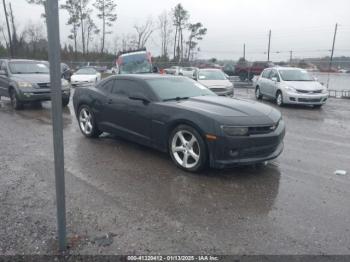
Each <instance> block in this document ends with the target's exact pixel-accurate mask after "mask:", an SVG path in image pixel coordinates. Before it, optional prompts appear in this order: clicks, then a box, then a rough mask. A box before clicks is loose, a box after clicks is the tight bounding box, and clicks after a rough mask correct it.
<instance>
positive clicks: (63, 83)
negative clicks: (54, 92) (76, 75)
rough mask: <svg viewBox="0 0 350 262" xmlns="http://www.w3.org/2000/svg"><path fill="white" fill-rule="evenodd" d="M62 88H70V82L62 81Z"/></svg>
mask: <svg viewBox="0 0 350 262" xmlns="http://www.w3.org/2000/svg"><path fill="white" fill-rule="evenodd" d="M61 84H62V88H67V87H69V83H68V81H67V80H65V79H62V83H61Z"/></svg>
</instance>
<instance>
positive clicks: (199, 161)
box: [169, 125, 207, 172]
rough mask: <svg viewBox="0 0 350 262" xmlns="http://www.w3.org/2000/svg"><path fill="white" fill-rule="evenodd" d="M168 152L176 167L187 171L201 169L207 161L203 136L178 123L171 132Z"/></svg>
mask: <svg viewBox="0 0 350 262" xmlns="http://www.w3.org/2000/svg"><path fill="white" fill-rule="evenodd" d="M169 153H170V156H171V158H172V160H173V161H174V163H175V164H176V165H177V166H178V167H180V168H181V169H183V170H185V171H189V172H197V171H200V170H202V169H203V168H204V167H205V165H206V162H207V149H206V145H205V142H204V140H203V138H202V137H201V135H200V134H199V133H198V132H197V131H196V130H195V129H194V128H192V127H190V126H187V125H179V126H178V127H176V128H175V129H174V130H173V131H172V132H171V135H170V138H169Z"/></svg>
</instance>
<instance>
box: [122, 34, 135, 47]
mask: <svg viewBox="0 0 350 262" xmlns="http://www.w3.org/2000/svg"><path fill="white" fill-rule="evenodd" d="M137 43H138V41H137V38H136V36H135V35H131V34H128V35H123V36H122V38H121V44H122V46H121V48H122V51H127V50H132V49H134V48H136V47H137Z"/></svg>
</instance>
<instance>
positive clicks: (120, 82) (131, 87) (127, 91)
mask: <svg viewBox="0 0 350 262" xmlns="http://www.w3.org/2000/svg"><path fill="white" fill-rule="evenodd" d="M140 93H141V94H145V95H147V90H145V88H144V87H143V86H142V84H140V83H139V82H137V81H133V80H126V79H116V80H115V82H114V85H113V94H117V95H122V96H127V97H129V96H131V95H134V94H140Z"/></svg>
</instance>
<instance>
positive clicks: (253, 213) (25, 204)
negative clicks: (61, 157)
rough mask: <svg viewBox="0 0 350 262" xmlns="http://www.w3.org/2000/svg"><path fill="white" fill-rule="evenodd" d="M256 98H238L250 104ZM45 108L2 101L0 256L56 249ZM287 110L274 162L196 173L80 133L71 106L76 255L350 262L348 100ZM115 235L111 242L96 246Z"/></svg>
mask: <svg viewBox="0 0 350 262" xmlns="http://www.w3.org/2000/svg"><path fill="white" fill-rule="evenodd" d="M249 92H250V93H249V94H248V93H247V91H246V90H245V89H244V90H243V89H237V90H236V96H237V97H242V98H248V99H253V100H254V98H253V93H252V91H251V90H250V91H249ZM263 103H267V104H269V105H273V104H272V103H271V102H269V101H265V100H264V101H263ZM50 106H51V104H50V103H49V102H47V103H44V104H43V107H33V106H29V107H26V108H25V110H23V111H14V110H12V108H11V106H10V102H9V101H8V100H4V99H2V100H1V101H0V206H1V212H0V221H1V223H0V254H21V253H25V254H33V253H40V254H43V253H52V252H54V246H53V243H54V241H53V239H54V237H55V235H56V209H55V186H54V172H53V151H52V130H51V125H50V123H51V119H50ZM280 110H281V112H282V114H283V117H284V120H285V122H286V126H287V134H286V137H285V150H284V152H283V153H282V155H281V156H280V157H279V158H277V159H276V160H274V161H272V162H270V163H269V164H268V165H267V166H266V167H263V168H256V167H240V168H234V169H228V170H206V171H204V172H202V173H201V174H191V173H186V172H183V171H181V170H179V169H178V168H176V167H175V166H174V164H173V163H172V161H171V160H170V158H169V157H168V156H167V155H165V154H162V153H159V152H157V151H154V150H152V149H149V148H145V147H143V146H139V145H136V144H134V143H131V142H128V141H125V140H121V139H118V138H116V137H111V136H109V135H103V136H102V137H101V138H99V139H95V140H91V139H87V138H85V137H83V135H82V134H81V133H80V130H79V127H78V125H77V121H76V119H75V116H74V111H73V108H72V107H71V105H70V106H69V108H66V109H64V113H63V120H64V140H65V168H66V185H67V188H66V197H67V224H68V234H69V243H70V245H71V248H72V252H73V253H78V252H79V253H81V254H97V253H100V252H101V253H103V254H132V253H134V252H136V253H141V254H148V253H150V254H155V253H161V254H179V253H181V254H184V253H192V254H204V253H212V254H248V253H249V254H349V253H350V216H349V214H350V113H349V112H350V101H349V100H340V99H330V100H329V101H328V102H327V104H326V105H325V106H324V107H323V108H322V109H312V108H308V107H284V108H281V109H280ZM338 169H341V170H346V171H347V174H346V175H344V176H337V175H335V174H334V171H335V170H338ZM108 233H113V234H112V239H113V242H112V241H110V242H108V243H107V244H106V245H105V246H102V245H100V242H99V241H97V239H96V238H98V237H101V236H104V235H106V234H108Z"/></svg>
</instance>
